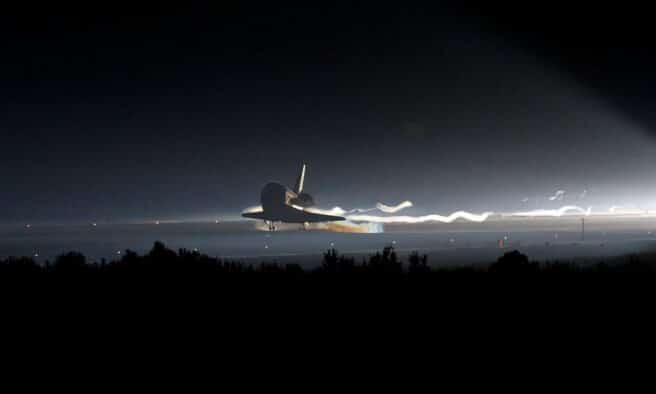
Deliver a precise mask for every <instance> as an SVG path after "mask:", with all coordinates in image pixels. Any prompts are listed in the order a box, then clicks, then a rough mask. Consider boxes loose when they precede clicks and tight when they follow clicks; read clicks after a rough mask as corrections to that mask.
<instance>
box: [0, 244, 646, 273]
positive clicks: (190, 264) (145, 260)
mask: <svg viewBox="0 0 656 394" xmlns="http://www.w3.org/2000/svg"><path fill="white" fill-rule="evenodd" d="M605 272H630V273H631V272H633V273H652V272H656V254H654V253H641V254H634V255H629V256H623V257H619V258H611V259H609V260H608V261H602V262H597V263H586V264H576V263H573V262H559V261H556V262H547V263H538V262H532V261H530V260H529V258H528V257H527V256H526V255H524V254H522V253H520V252H519V251H511V252H508V253H505V254H504V255H503V256H501V257H500V258H499V259H498V260H497V261H496V262H493V263H491V264H487V265H485V264H479V265H471V266H465V267H463V266H460V267H451V268H449V267H446V268H434V267H431V266H430V265H429V264H428V256H426V255H420V254H418V253H417V252H413V253H411V254H410V255H409V256H408V258H407V261H403V260H402V259H400V258H399V257H398V255H397V253H396V252H395V251H394V248H393V247H386V248H384V249H383V250H382V251H381V252H378V253H376V254H373V255H370V256H368V257H367V258H362V259H360V260H359V261H358V260H356V258H354V257H348V256H344V255H340V254H339V253H338V252H337V251H336V250H334V249H331V250H328V251H326V252H325V253H324V254H323V259H322V261H321V264H320V265H319V266H318V267H316V268H312V269H304V268H303V267H302V266H301V265H299V264H276V263H259V264H247V263H244V262H239V261H232V260H224V259H221V258H216V257H209V256H207V255H203V254H200V253H198V252H196V251H189V250H186V249H179V250H178V251H177V252H175V251H173V250H171V249H168V248H167V247H166V246H165V245H164V244H163V243H161V242H155V244H154V246H153V248H152V250H151V251H150V252H149V253H147V254H146V255H143V256H142V255H139V254H137V253H136V252H134V251H131V250H127V251H126V252H125V253H124V254H123V256H122V258H121V259H120V260H115V261H110V262H107V261H105V260H101V261H100V262H88V261H87V259H86V257H85V256H84V255H82V254H80V253H77V252H69V253H66V254H62V255H60V256H58V257H57V258H56V259H55V261H54V262H50V261H47V262H45V263H44V264H38V263H37V262H36V261H34V260H33V259H31V258H27V257H20V258H13V257H12V258H8V259H5V260H0V277H2V278H10V277H15V276H21V277H24V276H27V277H29V276H63V275H68V276H71V275H98V276H107V277H111V276H118V277H131V276H135V277H143V276H153V277H154V276H171V277H190V276H198V277H203V278H214V277H218V278H234V277H240V278H249V277H252V278H266V277H277V278H286V279H308V278H317V277H327V278H330V277H343V278H347V277H348V278H350V277H352V278H358V277H361V278H366V277H385V278H411V279H414V278H417V279H419V278H430V277H433V276H443V275H447V274H491V275H495V274H530V275H532V274H583V273H605Z"/></svg>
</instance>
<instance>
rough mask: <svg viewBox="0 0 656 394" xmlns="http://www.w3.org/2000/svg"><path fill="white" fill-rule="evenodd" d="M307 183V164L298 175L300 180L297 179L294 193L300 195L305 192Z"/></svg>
mask: <svg viewBox="0 0 656 394" xmlns="http://www.w3.org/2000/svg"><path fill="white" fill-rule="evenodd" d="M304 182H305V164H303V168H301V173H300V174H298V179H296V185H295V186H294V193H296V194H300V193H302V192H303V183H304Z"/></svg>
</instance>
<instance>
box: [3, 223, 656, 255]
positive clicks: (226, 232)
mask: <svg viewBox="0 0 656 394" xmlns="http://www.w3.org/2000/svg"><path fill="white" fill-rule="evenodd" d="M375 230H376V231H374V232H367V233H344V232H332V231H326V230H312V229H311V230H310V231H302V230H300V226H291V227H284V226H283V227H281V228H280V231H276V232H273V233H271V232H267V231H260V230H258V229H257V228H256V224H255V222H251V221H235V222H221V223H218V224H217V223H214V222H176V223H166V222H162V223H160V224H155V223H144V224H103V223H99V224H97V225H96V226H93V225H90V224H84V225H39V224H32V225H31V226H30V227H29V228H28V227H26V226H24V225H21V226H19V225H15V226H2V227H0V257H7V256H33V257H34V258H35V259H36V260H37V261H40V262H43V261H45V260H51V261H52V260H53V259H54V258H55V257H56V256H57V255H59V254H61V253H64V252H67V251H79V252H81V253H83V254H85V255H86V256H87V257H88V258H89V260H91V261H98V260H100V259H102V258H105V259H107V260H111V259H115V258H120V257H121V254H122V253H124V251H125V250H126V249H131V250H134V251H137V252H139V253H146V252H147V251H148V250H149V249H150V247H151V246H152V244H153V242H154V241H157V240H159V241H162V242H164V243H165V244H166V245H167V246H168V247H170V248H172V249H178V248H186V249H190V250H192V249H197V250H198V251H199V252H201V253H204V254H207V255H210V256H219V257H224V258H226V259H236V260H243V261H246V262H261V261H266V262H274V261H275V262H280V263H299V264H302V265H304V266H312V265H316V264H319V263H320V260H321V254H322V253H323V252H324V251H326V250H328V249H331V248H335V249H337V250H338V251H339V252H340V253H344V254H347V255H352V256H356V257H358V258H359V257H361V256H362V257H364V256H366V255H369V254H371V253H375V252H376V251H379V250H381V249H382V248H384V247H385V246H393V247H394V248H395V249H396V250H397V252H398V253H399V255H401V256H402V257H403V256H405V255H407V254H408V253H410V252H412V251H418V252H420V253H422V254H423V253H425V254H428V256H429V262H430V264H432V265H434V266H461V265H475V264H486V263H490V262H493V261H494V260H496V259H497V258H498V257H499V256H500V255H502V254H503V253H505V252H506V251H508V250H514V249H518V250H520V251H521V252H523V253H525V254H527V255H528V256H529V257H530V258H531V259H534V260H537V261H548V260H550V261H553V260H572V259H574V260H576V261H578V262H581V263H585V262H597V261H599V260H600V259H606V258H610V257H612V256H618V255H623V254H630V253H634V252H642V251H649V250H656V219H655V218H653V217H639V216H636V217H628V216H609V215H605V216H590V217H586V218H585V233H583V232H582V223H581V218H580V217H574V216H573V217H560V218H516V217H501V216H498V217H492V218H490V220H488V221H486V222H484V223H471V222H456V223H450V224H444V223H423V224H412V225H410V224H386V225H384V226H383V227H380V226H379V227H375Z"/></svg>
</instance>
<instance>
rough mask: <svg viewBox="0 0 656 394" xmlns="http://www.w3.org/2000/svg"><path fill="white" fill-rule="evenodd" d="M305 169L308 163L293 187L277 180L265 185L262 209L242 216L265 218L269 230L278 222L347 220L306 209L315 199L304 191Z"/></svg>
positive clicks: (244, 213)
mask: <svg viewBox="0 0 656 394" xmlns="http://www.w3.org/2000/svg"><path fill="white" fill-rule="evenodd" d="M305 171H306V165H305V164H303V167H301V172H300V173H299V174H298V178H297V179H296V184H295V185H294V188H293V189H289V188H287V187H286V186H284V185H282V184H280V183H277V182H269V183H267V184H266V185H264V188H262V192H261V193H260V200H261V202H262V207H261V209H256V210H249V211H245V212H243V213H242V215H241V216H242V217H245V218H248V219H260V220H264V221H265V222H266V223H267V224H268V225H269V230H275V223H276V222H282V223H303V224H305V223H318V222H333V221H339V220H346V219H345V218H343V217H341V216H334V215H325V214H321V213H315V212H308V211H306V208H310V207H312V206H314V199H313V198H312V196H311V195H310V194H308V193H306V192H305V191H304V186H305Z"/></svg>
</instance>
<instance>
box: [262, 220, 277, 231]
mask: <svg viewBox="0 0 656 394" xmlns="http://www.w3.org/2000/svg"><path fill="white" fill-rule="evenodd" d="M264 223H266V224H267V225H268V226H269V231H271V232H273V231H276V224H275V223H274V222H272V221H268V220H265V221H264Z"/></svg>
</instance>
